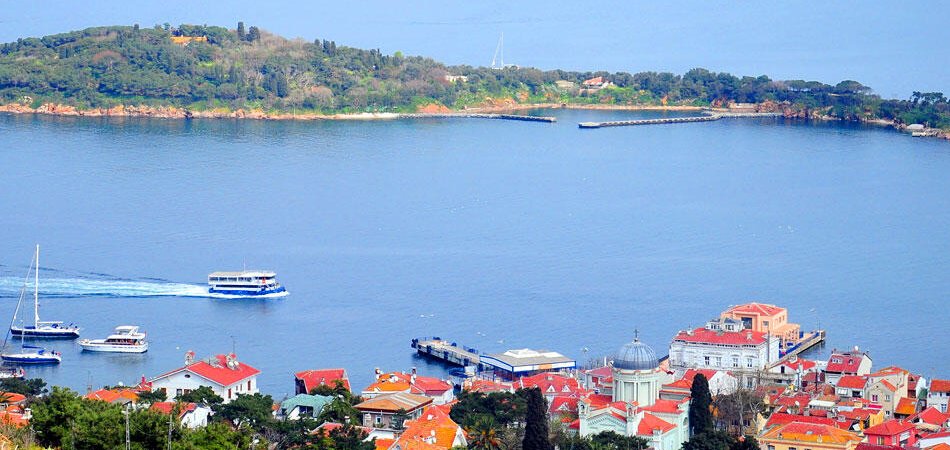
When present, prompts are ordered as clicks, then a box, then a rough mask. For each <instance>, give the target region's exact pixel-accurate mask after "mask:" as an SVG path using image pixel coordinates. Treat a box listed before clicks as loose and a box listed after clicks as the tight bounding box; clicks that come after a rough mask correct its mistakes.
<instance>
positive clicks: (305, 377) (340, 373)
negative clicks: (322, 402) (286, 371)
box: [294, 369, 350, 394]
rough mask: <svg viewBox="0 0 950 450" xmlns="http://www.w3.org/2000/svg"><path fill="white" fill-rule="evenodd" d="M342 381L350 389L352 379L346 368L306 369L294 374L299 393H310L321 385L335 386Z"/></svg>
mask: <svg viewBox="0 0 950 450" xmlns="http://www.w3.org/2000/svg"><path fill="white" fill-rule="evenodd" d="M337 382H340V383H341V384H342V385H343V387H344V388H346V390H348V391H349V390H350V379H349V378H347V376H346V369H320V370H305V371H303V372H297V373H296V374H294V386H295V387H296V393H297V394H309V393H310V391H312V390H313V389H314V388H317V387H320V386H329V387H331V388H332V387H335V386H336V383H337Z"/></svg>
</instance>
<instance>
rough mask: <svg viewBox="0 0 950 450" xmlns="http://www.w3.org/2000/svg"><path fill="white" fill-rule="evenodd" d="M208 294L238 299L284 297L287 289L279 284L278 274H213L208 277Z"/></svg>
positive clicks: (251, 272) (260, 272)
mask: <svg viewBox="0 0 950 450" xmlns="http://www.w3.org/2000/svg"><path fill="white" fill-rule="evenodd" d="M208 293H210V294H225V295H234V296H238V297H259V296H268V297H282V296H284V295H287V294H288V292H287V289H285V288H284V286H283V285H281V284H280V283H278V282H277V274H276V273H274V272H270V271H262V270H242V271H240V272H213V273H211V274H209V275H208Z"/></svg>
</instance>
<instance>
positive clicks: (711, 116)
mask: <svg viewBox="0 0 950 450" xmlns="http://www.w3.org/2000/svg"><path fill="white" fill-rule="evenodd" d="M703 114H704V115H702V116H689V117H664V118H659V119H636V120H614V121H608V122H581V123H579V124H577V126H578V128H604V127H625V126H632V125H659V124H667V123H689V122H711V121H714V120H719V119H723V118H742V117H781V116H782V114H781V113H748V112H723V113H720V112H716V113H709V112H704V113H703Z"/></svg>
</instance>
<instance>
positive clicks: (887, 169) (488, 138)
mask: <svg viewBox="0 0 950 450" xmlns="http://www.w3.org/2000/svg"><path fill="white" fill-rule="evenodd" d="M536 113H543V114H546V115H555V116H557V117H558V122H557V123H554V124H545V123H529V122H511V121H502V120H482V119H457V120H450V119H445V120H396V121H379V122H325V121H324V122H268V121H254V120H245V121H231V120H158V119H97V118H70V117H46V116H27V115H24V116H17V115H0V158H2V161H3V173H2V175H0V210H2V213H0V229H2V230H3V236H2V239H0V317H5V318H9V317H12V314H13V309H14V307H15V305H16V302H17V296H18V293H19V291H20V288H21V286H22V280H23V278H24V276H25V274H26V271H27V269H28V265H29V262H30V258H31V257H32V253H33V246H34V244H36V243H39V244H40V245H41V246H42V250H41V271H40V302H41V306H40V313H41V317H42V318H43V319H44V320H63V321H66V322H74V323H77V324H79V325H80V326H81V327H82V328H83V329H82V334H83V336H84V337H88V338H96V337H104V336H105V335H107V334H108V333H109V332H110V331H111V330H112V328H113V327H115V326H117V325H123V324H132V325H139V326H141V327H142V328H143V329H144V330H146V331H147V332H148V333H149V340H150V342H151V346H150V348H149V351H148V353H145V354H142V355H108V354H83V353H81V352H80V351H79V348H78V346H77V345H76V344H75V343H74V342H72V341H65V342H64V341H60V342H55V343H50V347H52V348H55V349H57V350H60V351H61V352H62V353H63V362H62V364H60V365H59V366H56V367H46V368H29V369H28V371H29V376H40V377H43V378H45V379H46V380H47V381H48V382H49V383H50V384H57V385H66V386H69V387H72V388H73V389H77V390H80V391H83V392H84V391H85V389H86V387H87V386H89V385H91V386H94V387H98V386H101V385H103V384H109V385H114V384H117V383H118V382H123V383H135V382H137V381H138V380H139V379H140V378H141V377H142V376H146V377H153V376H156V375H158V374H161V373H163V372H165V371H168V370H171V369H174V368H177V367H179V366H180V365H181V364H182V363H183V361H184V353H185V352H186V351H187V350H194V351H195V352H196V353H197V354H198V356H199V357H203V356H208V355H211V354H215V353H225V352H230V351H232V350H234V351H236V353H237V355H238V358H239V360H241V361H244V362H247V363H249V364H251V365H253V366H255V367H257V368H259V369H261V370H262V374H261V376H260V378H259V382H260V387H261V389H262V390H263V391H264V392H265V393H268V394H272V395H274V396H275V397H277V398H280V397H283V396H284V395H285V394H288V393H292V392H293V389H294V385H293V374H294V372H297V371H301V370H306V369H315V368H326V367H343V368H346V369H347V370H348V372H349V375H350V377H351V379H352V381H353V386H354V387H355V388H357V389H359V388H362V387H363V386H365V385H367V384H368V383H369V382H370V380H371V379H372V373H373V370H374V368H377V367H378V368H381V369H383V370H388V371H391V370H409V369H410V368H411V367H413V366H416V367H418V368H419V370H420V372H422V373H426V374H432V375H443V374H444V369H443V367H442V366H441V365H439V364H433V363H431V362H429V361H426V360H423V359H420V358H418V357H416V356H414V355H413V350H412V349H410V348H409V342H410V339H412V338H414V337H418V336H432V335H438V336H441V337H443V338H447V339H450V340H453V341H456V342H458V343H459V344H462V345H466V346H469V347H475V348H478V349H479V350H481V351H483V352H498V351H504V350H506V349H512V348H524V347H530V348H535V349H550V350H555V351H559V352H561V353H564V354H566V355H568V356H571V357H574V358H576V359H577V360H578V361H579V363H580V364H585V363H586V362H587V361H588V360H592V359H597V358H602V357H605V356H609V355H610V354H612V353H613V352H614V351H615V350H616V349H617V348H619V347H620V346H621V345H622V344H624V343H625V342H627V341H630V340H631V339H632V338H633V335H634V330H635V329H636V330H639V333H640V334H639V335H640V339H641V340H642V341H644V342H646V343H647V344H649V345H651V346H653V347H654V348H655V349H656V351H657V353H658V354H660V355H664V354H666V353H667V352H666V349H667V348H668V345H669V341H670V339H671V338H672V337H673V336H674V335H675V334H676V332H677V331H678V330H681V329H686V328H688V327H696V326H701V325H702V324H703V323H704V322H705V321H706V320H708V319H709V318H711V317H713V316H716V315H717V314H718V313H719V312H720V311H722V310H723V309H725V308H726V307H728V306H729V305H733V304H738V303H742V302H748V301H760V302H767V303H775V304H778V305H782V306H786V307H788V308H789V315H790V317H789V318H790V320H791V321H793V322H797V323H800V324H802V327H803V329H813V328H815V327H817V326H820V327H821V328H824V329H827V330H828V343H827V345H826V346H825V347H824V348H823V349H820V350H818V351H816V352H814V354H815V356H818V357H822V356H827V354H828V352H829V351H830V350H831V349H832V348H834V347H838V348H845V347H851V346H855V345H858V346H860V347H861V348H863V349H866V350H868V351H869V352H870V354H871V355H872V357H873V359H874V364H875V365H876V366H878V367H883V366H884V365H888V364H897V365H901V366H903V367H906V368H908V369H910V370H912V371H915V372H918V373H923V374H924V375H925V376H928V377H932V376H934V375H937V376H943V377H947V376H950V365H948V362H947V361H946V358H942V357H939V356H940V355H947V354H950V343H948V339H946V338H947V336H948V335H947V331H946V330H947V329H946V321H947V320H946V318H947V315H946V312H945V305H946V301H947V295H948V294H947V293H948V292H950V279H948V278H950V277H948V272H947V267H948V266H950V264H948V263H950V256H948V255H950V227H948V226H947V224H948V223H950V195H948V193H950V176H948V174H950V143H947V142H944V141H937V140H930V139H919V138H912V137H910V136H907V135H904V134H900V133H897V132H895V131H892V130H888V129H882V128H868V127H863V126H853V125H842V124H834V123H822V124H809V123H804V122H796V121H785V120H782V119H722V120H719V121H716V122H708V123H688V124H676V125H653V126H638V127H619V128H606V129H597V130H581V129H578V128H577V125H576V124H577V123H578V122H582V121H603V120H619V119H632V118H646V117H657V116H661V115H662V114H661V113H647V112H642V113H638V112H610V111H578V110H552V111H542V112H536ZM242 267H247V268H249V269H250V268H255V269H270V270H275V271H276V272H277V273H278V279H279V280H280V281H281V282H282V283H284V285H286V286H287V289H288V290H289V291H290V293H291V294H290V295H289V296H288V297H284V298H280V299H243V300H238V299H219V298H207V296H206V295H205V294H204V293H205V289H206V286H205V281H206V276H207V274H208V273H210V272H212V271H218V270H239V269H241V268H242ZM29 300H30V298H29V296H28V297H27V301H29ZM30 306H32V305H30ZM21 316H22V313H21ZM4 320H7V319H4Z"/></svg>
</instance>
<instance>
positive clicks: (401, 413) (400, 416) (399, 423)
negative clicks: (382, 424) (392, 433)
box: [390, 408, 409, 431]
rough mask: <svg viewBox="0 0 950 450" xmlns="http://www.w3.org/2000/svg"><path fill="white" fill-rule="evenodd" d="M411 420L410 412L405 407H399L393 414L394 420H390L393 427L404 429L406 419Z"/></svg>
mask: <svg viewBox="0 0 950 450" xmlns="http://www.w3.org/2000/svg"><path fill="white" fill-rule="evenodd" d="M407 420H409V414H408V413H407V412H406V410H405V409H404V408H399V410H397V411H396V414H393V418H392V421H391V422H390V424H391V428H392V429H394V430H397V431H398V430H403V429H405V424H406V421H407Z"/></svg>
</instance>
